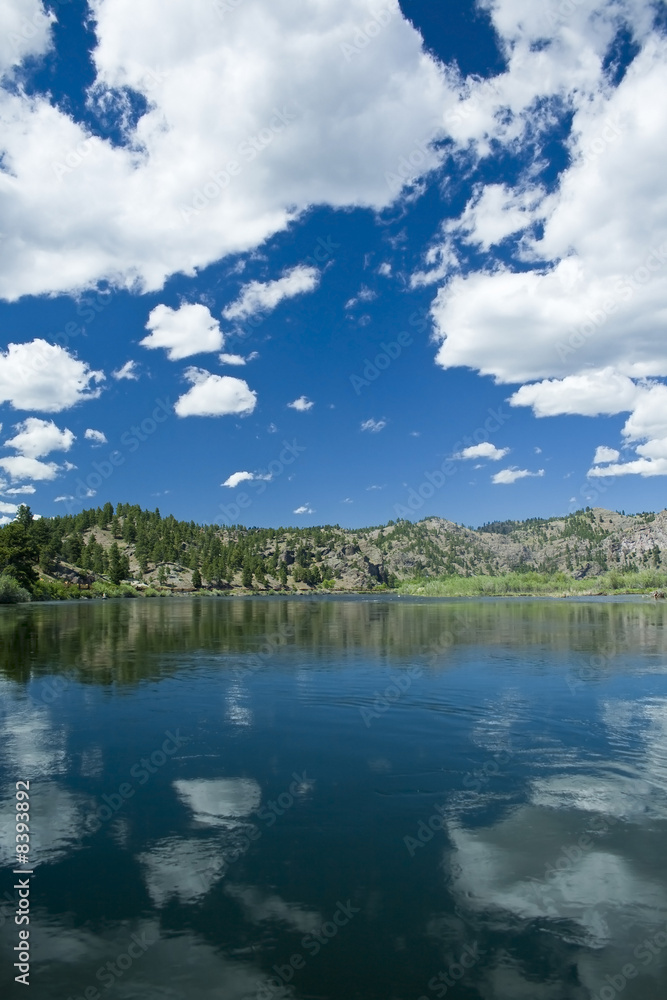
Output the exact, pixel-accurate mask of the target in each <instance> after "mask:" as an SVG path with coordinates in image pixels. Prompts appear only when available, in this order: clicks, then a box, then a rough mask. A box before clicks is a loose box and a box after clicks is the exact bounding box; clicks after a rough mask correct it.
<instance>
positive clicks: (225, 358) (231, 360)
mask: <svg viewBox="0 0 667 1000" xmlns="http://www.w3.org/2000/svg"><path fill="white" fill-rule="evenodd" d="M218 361H219V362H220V364H221V365H244V364H245V363H246V359H245V358H244V357H243V355H241V354H219V355H218Z"/></svg>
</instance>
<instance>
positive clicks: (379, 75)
mask: <svg viewBox="0 0 667 1000" xmlns="http://www.w3.org/2000/svg"><path fill="white" fill-rule="evenodd" d="M26 3H29V4H30V5H31V6H35V7H36V6H37V5H36V3H35V0H26ZM14 6H16V7H17V9H19V10H20V9H21V8H20V5H18V4H17V3H16V0H14V2H13V4H12V8H13V7H14ZM24 6H25V4H24ZM90 6H91V11H92V23H93V26H94V30H95V32H96V35H97V45H96V46H95V47H94V48H93V50H92V61H93V64H94V67H95V71H96V79H95V81H94V83H93V86H92V87H91V89H90V91H89V93H88V98H89V102H90V104H91V106H92V107H98V108H107V109H114V108H115V109H116V112H117V113H116V116H115V117H116V119H117V120H118V121H119V122H120V126H121V130H122V133H123V139H124V143H121V144H119V143H116V144H113V143H112V142H111V141H109V140H108V139H107V138H106V137H104V138H102V137H99V136H96V135H91V134H90V133H89V132H88V131H87V129H86V128H85V127H84V126H83V125H82V124H80V123H79V122H76V121H74V120H73V119H72V118H71V117H69V115H68V114H67V113H66V112H65V111H64V110H62V109H61V108H59V107H57V106H56V105H55V104H54V103H52V99H51V97H50V95H40V94H37V95H35V94H31V93H25V92H23V91H22V90H18V89H15V90H11V91H9V90H8V91H7V92H6V93H5V94H4V97H3V98H2V106H1V107H0V116H1V117H2V121H3V129H2V134H3V141H2V145H3V147H4V149H3V160H4V163H5V169H6V171H7V173H6V174H5V179H6V180H7V179H8V178H9V177H11V201H9V200H7V203H6V205H5V208H4V212H3V213H2V219H1V227H2V231H3V235H4V241H3V245H4V248H5V249H4V261H3V263H4V267H3V270H2V277H1V278H0V295H2V296H4V297H6V298H8V299H12V300H13V299H16V298H18V297H20V296H22V295H26V294H41V293H45V292H62V291H70V290H72V289H77V288H83V287H89V286H92V285H94V284H95V283H97V282H98V281H100V280H102V279H108V280H109V281H110V282H112V283H113V284H115V285H117V286H122V287H139V288H142V289H145V290H157V289H159V288H161V287H162V285H163V283H164V281H165V279H166V278H167V277H168V276H169V275H171V274H174V273H176V272H183V273H186V274H188V275H192V274H194V273H195V272H196V271H197V269H199V268H202V267H205V266H207V265H208V264H210V263H212V262H214V261H216V260H219V259H220V258H222V257H223V256H225V255H227V254H232V253H240V252H246V251H248V250H250V249H253V248H255V247H257V246H259V245H261V244H262V243H264V242H265V241H266V239H267V238H268V237H270V236H271V235H272V234H274V233H276V232H278V231H280V230H283V229H284V228H285V227H286V226H287V225H289V223H290V222H291V221H292V220H294V219H295V218H297V217H298V216H299V215H300V214H301V213H303V212H304V211H306V210H307V209H308V208H309V207H310V206H312V205H321V204H328V205H331V206H333V207H334V208H339V207H346V206H367V207H370V208H372V209H378V210H379V209H382V208H384V207H386V206H388V205H389V204H391V203H392V201H394V199H395V198H396V197H397V195H398V194H399V192H400V188H401V186H402V185H403V183H406V182H410V181H413V180H415V179H416V178H417V177H418V176H419V175H422V174H424V173H425V172H426V171H428V170H430V169H432V168H434V167H435V166H437V165H438V164H439V163H440V162H441V160H442V157H443V155H444V154H443V153H442V152H438V151H437V150H435V149H433V148H432V147H431V146H430V145H429V143H430V140H431V139H432V138H433V137H436V136H441V135H442V134H443V132H444V129H443V111H444V109H446V108H447V107H448V106H453V105H454V103H455V102H456V93H457V89H456V88H457V85H458V78H457V76H456V74H455V73H453V72H451V73H448V72H447V71H445V69H444V68H443V66H442V65H441V64H439V63H438V62H437V61H436V60H435V59H433V58H432V57H431V56H430V55H428V54H426V53H425V52H424V50H423V47H422V40H421V36H420V35H419V34H418V32H417V31H416V30H415V29H414V28H413V26H412V25H411V24H410V23H409V22H408V21H407V20H406V19H405V18H404V17H403V15H402V13H401V10H400V6H399V3H398V0H385V3H384V4H383V8H382V10H383V21H384V22H385V23H384V24H383V26H382V27H381V30H378V31H377V32H376V36H375V37H374V38H373V41H372V44H370V45H368V46H367V48H365V49H364V51H363V54H362V53H361V52H360V51H358V50H356V49H355V48H354V43H355V38H357V37H358V36H359V32H360V31H361V30H362V29H363V26H364V25H365V24H369V23H370V22H371V21H372V22H373V25H374V27H378V24H379V22H377V21H376V20H375V12H376V9H377V8H376V7H375V5H374V4H373V3H372V2H371V0H322V2H319V3H316V4H309V5H307V7H306V8H304V10H303V11H302V12H301V14H300V16H299V17H298V18H295V17H294V11H293V5H292V4H291V3H290V0H256V2H253V3H244V4H239V5H238V6H237V7H236V8H235V9H234V13H233V17H221V16H220V12H219V11H218V10H217V9H216V6H215V4H213V3H211V2H210V0H173V2H172V3H170V4H169V6H168V8H165V6H164V4H161V3H160V2H159V0H145V3H144V4H143V5H142V12H141V17H139V18H138V17H137V13H136V7H135V5H133V4H132V3H131V2H130V0H93V2H91V5H90ZM156 24H159V25H160V31H159V32H156V30H155V25H156ZM45 44H46V28H45V30H44V32H43V37H42V38H41V40H40V41H39V46H38V47H39V48H40V50H42V51H43V49H44V46H45ZM29 46H32V47H33V48H34V47H35V43H34V42H31V43H29ZM29 46H26V48H25V50H24V53H23V54H25V52H26V51H29ZM345 46H347V49H346V48H345ZM350 50H351V51H352V55H351V56H350V54H349V52H350ZM19 54H20V53H19ZM128 92H134V93H135V94H138V95H139V96H140V97H141V98H144V99H145V100H146V101H147V103H148V110H147V111H146V113H145V114H143V115H142V116H141V117H140V118H139V120H138V121H137V122H136V123H135V122H134V121H133V120H132V118H131V116H128V115H127V114H126V111H127V106H128V101H127V96H126V95H127V94H128ZM220 94H226V95H229V97H230V99H229V100H228V101H227V102H226V105H225V113H224V115H221V114H220ZM416 137H417V140H418V142H419V147H418V155H415V156H412V158H411V154H412V151H413V150H415V149H417V147H416V146H415V142H416V141H417V140H416ZM391 174H393V175H395V176H397V177H398V178H399V179H398V185H397V186H395V185H394V184H390V183H389V182H388V180H387V176H388V175H391ZM8 183H9V181H8V180H7V184H8ZM5 188H6V185H5ZM7 190H8V189H7Z"/></svg>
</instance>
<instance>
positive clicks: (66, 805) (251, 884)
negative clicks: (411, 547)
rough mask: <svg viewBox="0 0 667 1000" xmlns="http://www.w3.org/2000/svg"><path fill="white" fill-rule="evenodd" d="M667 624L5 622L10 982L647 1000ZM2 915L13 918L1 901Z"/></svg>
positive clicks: (167, 618) (333, 615) (475, 617)
mask: <svg viewBox="0 0 667 1000" xmlns="http://www.w3.org/2000/svg"><path fill="white" fill-rule="evenodd" d="M666 623H667V609H666V608H665V607H664V605H663V604H661V603H659V602H650V601H647V600H617V601H612V600H590V599H589V600H583V599H582V600H576V601H548V600H541V601H529V600H525V601H524V600H513V601H502V600H497V601H496V600H488V601H482V600H480V601H467V600H462V601H421V602H420V601H418V600H414V599H387V600H382V601H374V600H370V599H365V598H357V599H354V598H353V599H332V598H329V599H326V598H323V599H318V600H310V599H307V598H298V599H284V600H283V599H281V598H268V599H252V598H251V599H210V600H206V599H202V600H196V599H195V600H191V599H183V600H179V599H173V598H172V599H165V600H155V601H151V600H145V601H125V602H116V601H108V602H104V603H102V602H99V603H96V604H93V603H92V602H91V603H90V604H88V603H79V604H75V603H72V604H67V605H62V604H61V605H42V606H26V607H21V608H3V609H0V693H1V695H2V709H1V712H2V714H1V725H2V734H1V735H2V739H1V741H0V778H1V784H0V789H1V793H2V802H1V805H0V809H1V815H2V827H1V832H0V857H1V859H2V864H3V869H2V883H1V884H0V899H2V900H3V901H4V902H3V906H2V908H0V925H1V926H0V984H1V985H2V988H3V993H2V995H3V996H5V995H9V996H12V997H13V996H22V995H24V993H23V992H22V991H23V990H24V986H23V985H22V984H19V983H16V982H15V981H14V976H15V975H16V974H17V972H16V970H15V969H14V968H13V962H14V961H15V960H16V958H15V955H14V952H13V949H14V947H15V946H16V945H17V944H18V940H19V938H18V932H19V929H20V928H19V926H17V925H16V924H15V923H14V912H15V910H16V906H17V903H16V895H15V891H14V890H13V888H12V886H13V885H14V884H15V881H16V879H17V876H14V875H13V874H12V870H13V868H14V866H15V858H16V854H15V822H14V820H15V816H14V814H15V783H16V782H17V781H29V783H30V789H29V794H30V817H31V820H30V860H31V862H32V865H31V870H32V872H33V874H32V875H31V876H30V897H29V903H30V911H29V918H30V923H29V932H30V938H29V945H30V955H31V960H30V976H29V978H30V988H31V990H32V992H31V993H30V994H28V995H30V996H32V997H33V998H34V1000H42V998H48V1000H51V998H53V1000H55V998H57V1000H67V998H68V997H72V998H81V997H84V998H85V1000H98V998H100V997H104V998H106V997H109V998H110V1000H115V998H118V1000H129V998H146V1000H148V998H150V1000H153V998H164V1000H167V998H169V1000H177V998H178V1000H181V998H188V1000H199V998H201V1000H213V998H221V1000H222V998H224V1000H236V998H239V1000H240V998H249V1000H250V998H252V1000H255V998H256V1000H269V998H271V1000H273V998H276V997H295V998H304V1000H305V998H317V1000H350V998H359V1000H420V998H428V1000H434V998H441V997H455V998H461V1000H466V998H467V1000H473V998H474V1000H480V998H483V1000H496V998H497V1000H524V998H525V1000H579V998H581V1000H584V998H596V1000H598V998H600V1000H613V998H614V997H616V996H620V995H621V994H622V995H623V997H624V998H625V1000H635V998H636V1000H657V998H660V1000H664V997H665V996H667V858H666V855H667V850H666V846H667V639H666V637H665V629H666V627H667V626H666ZM5 893H7V896H5V895H4V894H5Z"/></svg>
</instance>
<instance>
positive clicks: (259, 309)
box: [222, 264, 320, 320]
mask: <svg viewBox="0 0 667 1000" xmlns="http://www.w3.org/2000/svg"><path fill="white" fill-rule="evenodd" d="M319 281H320V272H319V271H318V270H317V268H315V267H306V266H305V265H303V264H299V265H297V266H296V267H293V268H292V270H291V271H287V272H286V273H285V274H284V275H283V277H282V278H277V279H276V280H275V281H266V282H262V281H251V282H249V284H247V285H244V286H243V288H242V289H241V293H240V295H239V297H238V299H237V300H236V301H235V302H232V303H231V305H228V306H227V307H226V308H225V309H223V311H222V315H223V316H224V317H225V319H230V320H234V319H236V320H243V319H248V317H250V316H255V315H257V313H263V312H271V311H272V310H273V309H275V308H276V307H277V306H278V305H279V304H280V303H281V302H282V301H283V299H291V298H294V296H295V295H303V294H304V293H305V292H312V291H314V290H315V289H316V288H317V286H318V284H319Z"/></svg>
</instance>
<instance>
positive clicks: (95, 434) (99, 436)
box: [83, 427, 107, 444]
mask: <svg viewBox="0 0 667 1000" xmlns="http://www.w3.org/2000/svg"><path fill="white" fill-rule="evenodd" d="M83 436H84V438H85V439H86V441H92V442H93V444H106V443H107V436H106V434H105V433H104V431H96V430H93V428H92V427H89V428H88V429H87V430H86V432H85V434H84V435H83Z"/></svg>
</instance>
